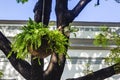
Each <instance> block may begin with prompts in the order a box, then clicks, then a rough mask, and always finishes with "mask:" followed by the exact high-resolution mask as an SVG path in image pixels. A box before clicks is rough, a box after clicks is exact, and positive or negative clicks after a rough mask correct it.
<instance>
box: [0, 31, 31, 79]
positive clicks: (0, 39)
mask: <svg viewBox="0 0 120 80" xmlns="http://www.w3.org/2000/svg"><path fill="white" fill-rule="evenodd" d="M10 44H11V43H10V41H9V40H8V39H7V38H6V37H5V36H4V35H3V34H2V33H1V32H0V49H1V50H2V51H3V52H4V54H5V55H6V56H7V55H8V54H9V52H10V51H11V47H10ZM8 59H9V61H10V63H11V64H12V66H13V67H14V68H15V69H16V70H17V71H18V72H19V73H20V74H21V75H22V76H23V77H24V78H25V79H27V80H30V76H31V74H30V72H31V65H30V64H29V63H28V62H26V61H24V60H21V59H16V54H12V55H11V57H10V58H8Z"/></svg>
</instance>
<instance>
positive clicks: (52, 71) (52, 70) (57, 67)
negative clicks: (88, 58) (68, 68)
mask: <svg viewBox="0 0 120 80" xmlns="http://www.w3.org/2000/svg"><path fill="white" fill-rule="evenodd" d="M65 61H66V58H65V55H57V54H56V53H53V54H52V57H51V59H50V63H49V65H48V68H47V69H46V71H45V73H44V80H60V79H61V76H62V73H63V70H64V65H65Z"/></svg>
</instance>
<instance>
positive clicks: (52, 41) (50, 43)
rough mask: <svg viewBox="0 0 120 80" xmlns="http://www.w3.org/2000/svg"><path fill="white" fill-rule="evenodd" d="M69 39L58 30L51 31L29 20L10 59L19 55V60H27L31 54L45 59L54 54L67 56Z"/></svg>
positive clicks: (16, 38)
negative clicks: (14, 55)
mask: <svg viewBox="0 0 120 80" xmlns="http://www.w3.org/2000/svg"><path fill="white" fill-rule="evenodd" d="M68 45H69V44H68V39H67V38H66V37H65V36H64V35H63V34H62V33H61V32H60V31H58V30H49V28H48V27H47V26H45V25H43V24H42V23H36V22H34V21H32V20H31V19H29V21H28V23H27V25H26V26H24V27H22V33H19V34H18V35H16V36H15V39H14V42H13V43H12V45H11V47H12V51H11V52H10V54H9V55H8V57H9V56H10V55H11V54H13V52H14V54H17V58H20V59H25V58H26V57H27V56H28V54H29V53H31V55H34V56H36V57H41V58H45V57H47V56H48V55H50V54H52V53H53V52H54V53H56V54H66V53H67V52H66V51H67V50H66V47H65V46H68Z"/></svg>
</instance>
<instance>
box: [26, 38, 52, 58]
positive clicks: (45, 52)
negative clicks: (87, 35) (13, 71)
mask: <svg viewBox="0 0 120 80" xmlns="http://www.w3.org/2000/svg"><path fill="white" fill-rule="evenodd" d="M28 51H29V52H30V54H31V55H33V56H36V57H40V58H46V57H48V56H49V55H51V54H52V53H53V51H52V50H51V49H50V48H49V44H48V40H45V39H42V42H41V46H40V47H39V48H37V49H35V48H31V47H28Z"/></svg>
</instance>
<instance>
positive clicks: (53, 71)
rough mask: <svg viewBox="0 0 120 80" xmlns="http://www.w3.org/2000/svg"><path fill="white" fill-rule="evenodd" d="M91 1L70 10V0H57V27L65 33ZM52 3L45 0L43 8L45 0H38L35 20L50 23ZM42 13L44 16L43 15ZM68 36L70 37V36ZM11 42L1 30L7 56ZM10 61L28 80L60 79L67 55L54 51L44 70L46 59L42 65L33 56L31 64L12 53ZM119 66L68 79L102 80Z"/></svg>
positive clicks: (0, 42)
mask: <svg viewBox="0 0 120 80" xmlns="http://www.w3.org/2000/svg"><path fill="white" fill-rule="evenodd" d="M90 1H91V0H80V1H79V2H78V4H77V5H76V6H75V7H74V8H73V9H72V10H68V0H56V7H55V12H56V16H57V28H58V29H59V30H60V31H62V33H63V34H64V27H66V26H68V25H69V23H71V22H72V21H73V20H74V19H75V17H77V16H78V14H79V13H80V12H81V11H82V10H83V9H84V7H85V6H86V5H87V4H88V3H89V2H90ZM51 4H52V0H45V3H44V5H45V6H44V10H43V0H38V2H37V3H36V5H35V8H34V13H35V17H34V20H35V21H36V22H38V23H39V22H41V21H43V23H44V24H45V25H48V23H49V18H50V12H51ZM43 11H44V12H43ZM42 13H43V14H44V16H42ZM67 37H68V38H69V36H67ZM10 44H11V43H10V41H9V40H8V39H7V38H6V37H5V36H4V35H3V34H2V33H1V32H0V49H1V50H2V51H3V52H4V54H5V55H6V56H7V55H8V53H9V52H10V51H11V47H10ZM66 48H67V46H66ZM31 57H34V56H31ZM9 61H10V62H11V64H12V65H13V67H14V68H15V69H16V70H17V71H18V72H19V73H20V74H21V75H22V76H23V77H24V78H25V79H26V80H60V78H61V76H62V73H63V70H64V66H65V61H66V57H65V55H64V54H63V55H57V54H56V53H53V54H52V55H51V59H50V63H49V65H48V67H47V69H46V70H43V68H44V59H40V62H41V65H39V64H38V61H37V59H35V60H33V59H32V58H31V65H30V64H29V63H28V62H26V61H25V60H21V59H16V55H15V54H12V56H11V57H10V58H9ZM119 66H120V64H115V65H113V66H110V67H107V68H104V69H101V70H99V71H96V72H93V73H92V74H88V75H86V76H83V77H78V78H72V79H67V80H102V79H105V78H107V77H110V76H112V75H114V74H116V73H119V72H120V71H118V70H116V69H115V68H116V67H119Z"/></svg>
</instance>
